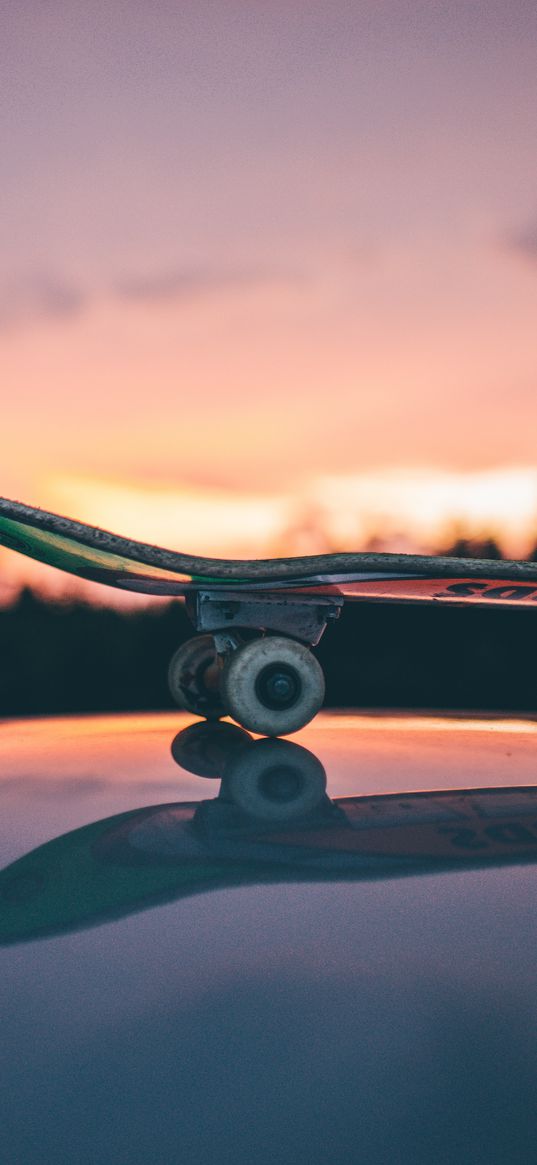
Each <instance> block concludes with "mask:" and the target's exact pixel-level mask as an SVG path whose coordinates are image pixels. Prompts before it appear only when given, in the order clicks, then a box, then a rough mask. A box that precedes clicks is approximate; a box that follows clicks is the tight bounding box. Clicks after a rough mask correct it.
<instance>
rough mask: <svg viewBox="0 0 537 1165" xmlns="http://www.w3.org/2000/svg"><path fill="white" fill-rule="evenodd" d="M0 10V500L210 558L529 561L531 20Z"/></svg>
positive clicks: (389, 3) (387, 13)
mask: <svg viewBox="0 0 537 1165" xmlns="http://www.w3.org/2000/svg"><path fill="white" fill-rule="evenodd" d="M2 9H3V15H2V35H1V36H0V70H1V77H2V81H1V86H2V102H1V105H0V119H1V123H2V182H1V196H0V197H1V207H2V209H1V214H0V238H1V249H2V265H1V269H0V397H1V404H2V412H1V432H2V443H1V454H2V460H1V475H0V494H2V495H4V496H7V497H15V498H18V499H21V500H24V501H27V502H30V503H33V504H37V505H41V506H44V507H45V508H50V509H55V510H60V511H62V512H64V513H69V514H71V515H72V516H76V517H79V518H81V519H83V520H85V521H94V522H95V523H98V524H101V525H105V526H108V527H109V528H113V529H115V530H117V531H118V532H120V533H126V534H131V535H133V536H138V537H141V538H145V539H148V540H151V541H153V540H155V541H159V542H163V543H165V544H167V545H169V546H173V547H175V548H178V549H183V550H185V551H194V552H196V551H197V552H205V553H209V554H212V553H215V554H219V553H221V554H237V555H240V554H250V553H260V554H265V553H281V552H284V551H285V550H286V549H287V550H291V551H294V550H295V549H296V550H297V551H307V550H309V549H312V550H316V549H318V544H319V542H322V541H323V539H325V538H326V539H327V541H328V542H329V543H330V545H334V547H335V546H337V547H340V546H341V547H343V546H345V547H347V548H353V547H355V548H357V549H359V548H360V547H361V546H362V545H364V544H365V542H366V541H367V539H368V538H370V537H371V536H372V535H373V534H375V533H379V532H380V533H381V534H383V535H384V536H385V537H386V538H387V540H388V542H389V541H390V539H391V541H392V543H395V542H396V541H397V540H399V542H400V543H401V544H403V543H405V540H408V543H409V548H410V545H412V547H414V546H416V547H418V548H421V547H423V548H429V547H430V546H431V545H432V544H434V542H435V541H437V542H438V540H439V539H440V540H441V539H442V538H445V537H448V536H449V533H450V531H452V530H453V529H455V527H457V528H460V529H462V528H466V529H468V531H469V532H471V533H480V532H488V531H490V532H493V533H494V532H496V533H498V534H500V535H501V536H502V538H503V539H504V541H505V543H506V546H507V549H508V550H509V552H510V553H513V554H524V553H525V552H526V550H527V546H528V545H529V542H530V541H531V539H532V537H533V538H534V539H535V537H536V536H537V455H536V445H537V380H536V372H537V351H536V332H537V328H536V316H537V310H536V309H537V150H536V128H535V127H536V125H537V82H536V76H537V7H536V6H535V4H534V3H533V2H522V0H510V2H509V3H506V2H505V0H503V2H502V3H497V2H496V0H487V2H483V3H481V2H479V0H474V2H465V3H463V2H458V0H451V2H449V3H446V2H442V3H440V2H439V0H406V2H403V0H374V2H373V0H355V2H352V0H346V2H344V0H330V2H329V3H328V2H324V3H320V2H319V0H309V2H308V3H304V2H303V0H299V2H294V0H286V2H283V0H271V3H268V4H259V3H258V2H256V0H249V2H248V3H245V2H242V0H211V2H204V0H196V3H190V2H189V0H185V2H183V3H178V2H177V0H175V2H172V0H153V2H152V3H148V2H147V0H121V2H114V0H108V2H106V3H105V2H104V0H103V2H97V0H84V2H82V0H70V2H69V3H66V2H65V0H63V2H61V3H60V2H58V0H49V2H47V3H46V4H44V3H42V0H39V2H37V0H34V2H30V0H20V2H18V3H17V4H11V5H7V4H6V5H3V6H2ZM319 529H320V532H319ZM321 548H322V547H321ZM28 569H29V568H28V567H27V565H26V564H25V563H24V560H22V559H21V560H19V559H17V558H16V556H15V555H12V554H8V552H0V595H1V594H2V591H1V585H3V587H4V590H6V588H7V589H8V590H9V588H10V587H12V586H14V585H15V584H16V583H18V582H20V581H23V580H24V579H25V578H26V577H30V576H29V575H28ZM32 577H33V578H34V579H38V580H40V581H41V582H42V581H43V580H44V579H45V578H48V573H47V572H46V571H45V570H44V568H42V569H41V570H39V571H38V572H37V574H36V575H32Z"/></svg>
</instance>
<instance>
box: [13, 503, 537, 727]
mask: <svg viewBox="0 0 537 1165" xmlns="http://www.w3.org/2000/svg"><path fill="white" fill-rule="evenodd" d="M0 545H1V546H6V547H9V548H11V549H12V550H16V551H19V552H20V553H21V554H26V555H28V556H29V557H30V558H34V559H37V560H39V561H40V562H44V563H47V564H48V565H50V566H54V567H57V568H58V569H60V570H64V571H67V572H68V573H70V574H73V575H77V576H78V577H80V578H84V579H89V580H90V581H93V582H98V583H104V584H106V585H107V586H112V587H120V588H122V589H123V590H127V591H131V592H137V593H139V594H146V595H154V596H179V597H180V598H182V599H183V600H184V601H185V603H186V610H187V614H188V616H189V618H190V620H191V622H192V623H193V625H194V627H195V629H196V631H197V632H198V633H199V634H198V635H197V636H195V637H194V638H193V639H191V640H188V642H187V643H184V644H182V646H181V647H180V648H179V649H178V651H176V652H175V654H174V656H173V658H172V660H171V663H170V667H169V672H168V682H169V686H170V691H171V693H172V696H173V698H174V700H175V701H176V703H177V704H178V705H179V706H180V707H182V708H185V709H186V710H187V711H189V712H192V713H194V714H196V715H200V716H203V717H205V718H206V719H219V718H220V717H221V716H225V715H231V716H232V717H233V719H235V720H236V721H237V722H238V723H239V724H240V725H242V726H243V727H244V728H246V729H248V730H249V731H252V732H255V733H259V734H261V735H264V736H280V735H287V734H288V733H292V732H296V731H298V729H300V728H302V727H303V726H304V725H305V724H307V723H308V722H309V721H310V720H311V719H313V717H314V716H315V715H316V713H317V712H318V711H319V708H320V707H321V705H322V702H323V698H324V677H323V673H322V669H321V667H320V665H319V662H318V660H317V659H316V658H315V656H314V655H313V654H312V651H311V650H310V649H311V648H312V647H315V646H316V645H317V644H318V642H319V640H320V638H321V636H322V635H323V633H324V631H325V629H326V627H327V626H328V624H329V623H331V622H332V621H334V620H335V619H337V618H338V616H339V614H340V612H341V607H342V606H343V603H344V602H345V601H352V602H359V601H362V602H363V601H367V602H384V603H423V602H426V603H435V604H451V605H463V604H464V605H466V604H468V603H469V604H472V605H478V606H515V607H520V606H527V605H528V604H529V605H532V604H537V562H521V561H516V562H513V561H505V560H504V561H496V560H494V561H490V560H487V559H457V558H443V557H431V556H426V555H413V554H369V553H354V554H353V553H339V554H318V555H308V556H305V557H295V558H270V559H250V560H248V559H243V560H237V559H221V558H202V557H196V556H192V555H188V554H180V553H177V552H174V551H171V550H165V549H163V548H162V547H160V546H151V545H149V544H147V543H144V542H136V541H133V540H132V539H129V538H122V537H120V536H119V535H117V534H111V533H109V532H108V531H106V530H101V529H98V528H97V527H94V526H89V525H86V524H85V523H82V522H77V521H74V520H72V519H70V518H64V517H61V516H59V515H57V514H51V513H48V512H46V511H45V510H39V509H36V508H35V507H33V506H26V505H23V504H21V503H20V502H13V501H9V500H7V499H2V498H0Z"/></svg>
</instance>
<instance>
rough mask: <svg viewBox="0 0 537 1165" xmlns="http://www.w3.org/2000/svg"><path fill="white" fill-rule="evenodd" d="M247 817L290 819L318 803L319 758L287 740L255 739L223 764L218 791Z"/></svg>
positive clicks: (321, 784) (321, 785)
mask: <svg viewBox="0 0 537 1165" xmlns="http://www.w3.org/2000/svg"><path fill="white" fill-rule="evenodd" d="M224 790H225V795H226V797H227V798H229V799H230V800H231V801H233V803H234V804H235V805H237V806H238V807H239V809H242V811H243V812H244V813H247V814H248V816H249V817H257V818H258V819H260V820H263V821H281V822H283V821H294V820H296V819H297V818H298V817H305V816H306V815H307V814H309V813H312V812H313V810H314V809H316V808H317V806H318V805H320V803H321V801H322V800H323V798H324V795H325V792H326V773H325V771H324V769H323V766H322V764H321V762H320V760H317V757H316V756H314V755H313V753H312V752H309V751H308V749H307V748H301V746H300V745H299V744H294V743H293V741H291V740H268V739H266V738H265V739H264V740H256V741H255V742H254V743H253V744H252V745H251V747H250V748H248V749H244V750H243V751H242V752H241V753H237V755H236V756H235V757H233V759H231V760H230V761H229V762H228V764H227V765H226V771H225V776H224V780H223V782H222V792H224Z"/></svg>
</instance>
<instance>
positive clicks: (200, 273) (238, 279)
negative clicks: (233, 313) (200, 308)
mask: <svg viewBox="0 0 537 1165" xmlns="http://www.w3.org/2000/svg"><path fill="white" fill-rule="evenodd" d="M296 278H297V276H292V275H291V274H290V273H289V272H287V273H285V272H282V273H278V272H276V271H270V270H267V269H266V268H263V267H250V268H243V269H240V268H239V269H236V268H229V269H226V268H211V267H176V268H169V269H168V270H165V271H155V272H153V273H150V274H141V275H130V276H125V277H124V278H123V279H120V280H118V281H117V282H116V284H115V287H114V291H115V294H116V295H117V296H118V297H119V298H120V299H122V300H126V301H129V302H139V303H159V302H163V301H174V300H183V301H187V300H193V299H198V298H200V297H202V296H206V295H212V294H215V293H218V292H222V291H233V290H240V289H241V288H249V287H257V286H263V285H266V284H267V283H277V282H278V283H279V282H282V281H283V282H286V283H287V282H289V281H291V280H292V281H294V280H296Z"/></svg>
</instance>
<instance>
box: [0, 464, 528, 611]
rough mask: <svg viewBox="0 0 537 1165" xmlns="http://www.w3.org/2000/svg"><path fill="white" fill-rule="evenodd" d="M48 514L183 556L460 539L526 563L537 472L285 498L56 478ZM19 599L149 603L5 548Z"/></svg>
mask: <svg viewBox="0 0 537 1165" xmlns="http://www.w3.org/2000/svg"><path fill="white" fill-rule="evenodd" d="M24 500H28V501H30V502H31V503H33V502H35V501H37V502H38V503H39V505H40V506H41V508H43V509H50V510H52V511H53V512H56V513H60V514H64V515H67V516H69V517H74V518H77V519H79V520H80V521H82V522H87V523H89V524H90V525H96V526H101V527H103V528H104V529H107V530H110V531H112V532H113V533H117V534H122V535H125V536H127V537H132V538H134V539H137V540H139V541H143V542H150V543H156V544H158V545H161V546H165V547H167V548H169V549H172V550H181V551H184V552H186V553H189V554H200V555H208V556H211V557H212V556H214V557H233V558H248V557H249V558H264V557H271V556H283V555H292V554H309V553H313V554H315V553H323V552H325V551H335V550H364V549H367V547H368V546H369V545H371V544H372V543H373V544H374V546H375V549H377V550H379V549H380V550H400V551H406V552H424V553H426V552H431V551H435V550H437V551H438V550H441V549H445V548H446V546H448V545H449V543H450V540H451V541H453V539H454V537H455V536H457V535H464V536H465V537H474V538H479V537H490V536H494V537H496V538H497V540H498V541H499V543H500V545H501V547H502V549H503V551H504V553H505V554H506V556H509V557H515V558H516V557H519V558H523V557H524V556H525V555H527V554H528V553H529V551H530V548H532V547H533V545H534V540H535V538H536V536H537V470H534V469H531V468H529V467H519V468H499V469H497V470H494V471H492V470H491V471H487V472H483V473H455V472H451V473H448V472H443V471H439V470H434V469H432V468H431V469H425V468H422V469H414V470H410V469H401V470H394V469H386V470H385V471H384V472H381V471H377V472H372V473H362V474H353V475H323V476H319V477H312V478H311V479H309V480H305V481H303V482H302V484H301V486H300V488H296V489H295V490H294V491H288V492H286V493H283V492H282V493H281V494H268V493H267V494H257V495H256V494H249V493H247V492H240V491H231V490H222V489H220V490H218V489H216V488H208V487H205V488H203V487H201V486H194V485H184V486H183V487H179V486H173V485H156V484H154V485H152V486H151V487H148V488H143V487H142V486H140V485H137V484H135V483H132V482H128V481H123V482H112V481H108V482H107V481H103V480H92V479H90V478H83V477H76V476H60V475H58V476H50V477H48V478H47V479H46V480H45V481H44V483H43V487H42V488H41V489H39V490H38V492H37V498H36V497H35V496H34V497H32V498H29V499H24ZM0 579H1V582H2V588H3V594H1V593H0V597H3V598H4V599H6V598H9V595H10V594H11V593H13V591H14V590H15V589H17V588H18V587H20V586H21V585H28V584H29V585H33V586H35V587H36V588H37V589H38V590H39V591H42V592H45V593H48V594H54V595H62V594H68V595H72V594H82V595H84V596H85V597H86V598H89V599H90V600H91V599H94V600H95V601H104V602H107V601H108V602H122V603H124V602H132V601H135V602H140V601H141V600H140V599H139V598H137V599H134V600H133V599H132V597H131V596H122V595H119V596H118V594H117V592H115V591H113V590H111V589H110V590H108V588H103V587H95V586H92V585H91V584H87V583H82V582H81V581H80V580H73V579H71V578H70V577H69V576H67V575H65V574H62V573H61V572H56V571H53V570H51V569H50V568H47V567H44V566H42V565H40V564H37V563H34V562H32V561H31V560H30V559H27V558H24V557H22V556H21V555H19V554H15V553H13V552H10V551H7V550H3V551H0Z"/></svg>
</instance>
